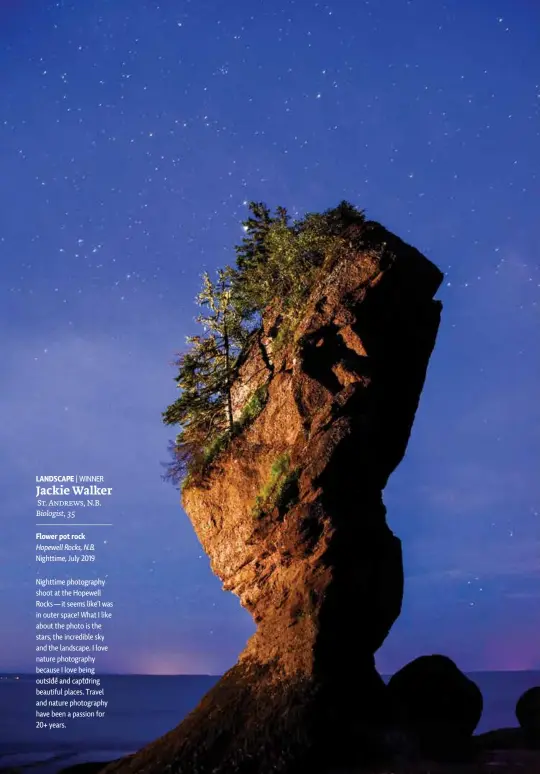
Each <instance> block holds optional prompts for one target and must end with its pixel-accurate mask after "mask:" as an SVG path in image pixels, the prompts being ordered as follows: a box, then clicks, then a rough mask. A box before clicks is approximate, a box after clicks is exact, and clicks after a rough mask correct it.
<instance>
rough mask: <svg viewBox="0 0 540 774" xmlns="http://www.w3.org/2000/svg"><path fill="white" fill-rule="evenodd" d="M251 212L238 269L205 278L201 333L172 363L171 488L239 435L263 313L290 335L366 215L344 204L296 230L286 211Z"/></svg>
mask: <svg viewBox="0 0 540 774" xmlns="http://www.w3.org/2000/svg"><path fill="white" fill-rule="evenodd" d="M249 212H250V215H249V217H248V218H247V219H246V220H245V221H244V222H243V227H244V231H245V234H244V238H243V240H242V242H241V243H240V244H239V245H237V246H236V248H235V251H236V263H235V266H234V267H231V266H226V267H225V268H224V269H220V270H218V272H217V274H216V279H215V281H212V279H211V277H210V275H209V274H208V273H205V274H203V277H202V280H203V281H202V288H201V291H200V293H199V294H198V296H197V298H196V302H197V304H198V306H199V307H200V310H201V311H200V313H199V315H198V316H197V318H196V321H197V322H198V323H199V324H200V325H201V326H202V333H200V334H199V335H194V336H189V337H188V338H187V345H188V347H187V349H186V351H185V352H184V353H182V354H180V355H179V356H178V359H177V360H176V361H175V365H176V366H177V367H178V374H177V376H176V379H175V380H176V382H177V385H178V387H179V389H180V390H181V395H180V397H179V398H178V399H177V400H176V401H175V402H174V403H173V404H172V405H170V406H169V407H168V408H167V409H166V410H165V411H164V412H163V413H162V417H163V422H164V423H165V424H169V425H180V427H181V430H180V432H179V434H178V436H177V438H176V441H175V442H174V443H172V444H171V447H170V449H171V454H172V458H173V459H172V463H167V467H168V470H167V473H166V475H165V476H164V478H165V479H167V480H171V481H173V482H174V483H178V482H179V481H180V480H181V479H184V478H185V476H186V475H188V474H196V473H198V474H201V473H204V471H205V469H206V468H207V467H208V464H209V461H210V462H211V460H212V459H213V457H214V456H215V453H216V449H217V450H218V451H219V450H220V449H221V448H223V446H224V442H225V441H226V439H227V438H228V437H231V436H232V435H234V433H235V432H238V424H236V425H235V422H234V418H233V409H232V398H231V388H232V384H233V380H234V373H235V367H236V365H237V362H238V358H239V356H240V354H241V352H242V350H243V347H244V346H245V345H246V342H247V341H248V339H249V336H250V334H251V333H252V332H253V331H254V330H255V329H256V328H257V327H259V326H260V325H261V322H262V317H263V314H264V313H265V311H268V310H269V309H274V310H279V312H280V313H281V314H282V318H283V320H284V323H283V325H284V330H290V329H291V327H292V325H291V322H292V321H293V319H294V318H295V317H296V318H298V316H299V313H300V311H301V309H302V306H303V304H304V302H305V300H306V298H307V297H308V296H309V293H310V291H311V289H312V288H313V285H314V282H315V281H316V280H317V278H318V277H319V276H320V275H321V274H324V272H325V270H328V268H329V266H331V265H332V263H333V261H334V260H335V259H336V257H337V256H338V255H339V254H340V251H341V250H343V249H346V248H347V246H348V247H351V241H350V239H351V235H355V238H357V237H358V235H359V234H361V233H362V229H363V225H364V223H365V216H364V212H363V211H362V210H358V209H357V208H356V207H354V205H352V204H350V203H349V202H346V201H342V202H341V203H340V204H339V205H338V206H337V207H335V208H333V209H329V210H326V211H325V212H323V213H308V214H307V215H305V216H304V217H303V218H301V219H299V220H295V221H294V222H293V223H291V222H290V217H289V215H288V213H287V210H286V209H285V208H284V207H277V208H276V211H275V214H272V213H271V211H270V209H269V208H268V207H267V206H266V204H264V203H263V202H250V203H249ZM356 246H358V244H357V245H356Z"/></svg>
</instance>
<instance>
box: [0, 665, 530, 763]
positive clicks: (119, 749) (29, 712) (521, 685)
mask: <svg viewBox="0 0 540 774" xmlns="http://www.w3.org/2000/svg"><path fill="white" fill-rule="evenodd" d="M466 674H467V676H468V677H470V678H471V679H472V680H474V681H475V682H476V684H477V685H478V687H479V688H480V690H481V691H482V695H483V697H484V711H483V713H482V718H481V720H480V723H479V724H478V727H477V729H476V732H475V733H477V734H478V733H483V732H485V731H490V730H492V729H495V728H503V727H508V726H517V720H516V717H515V706H516V702H517V700H518V699H519V697H520V696H521V694H522V693H523V692H524V691H526V690H527V689H528V688H531V687H532V686H534V685H540V670H520V671H475V672H467V673H466ZM92 677H94V678H96V679H99V680H100V687H103V688H104V689H105V695H104V696H103V699H105V700H106V701H108V705H107V708H106V711H105V717H104V718H103V719H97V718H91V719H88V718H81V719H77V720H71V721H70V725H69V726H68V728H66V729H63V730H60V729H57V730H51V729H39V728H36V716H35V710H36V707H35V700H36V694H35V687H36V686H35V680H36V675H35V674H31V673H25V672H0V769H2V768H7V767H11V766H16V767H17V768H20V769H21V770H23V771H24V770H26V768H28V771H29V772H31V773H32V774H56V772H58V771H59V770H60V769H62V768H65V767H67V766H70V765H73V764H75V763H82V762H84V761H91V760H93V761H101V760H103V761H107V760H112V759H114V758H119V757H122V756H124V755H128V754H130V753H133V752H135V751H136V750H138V749H140V748H141V747H144V746H145V745H147V744H148V743H150V742H152V741H153V740H154V739H156V738H158V737H159V736H162V735H163V734H165V733H166V732H167V731H170V730H171V729H172V728H174V727H175V726H177V725H178V724H179V723H180V722H181V721H182V720H183V718H184V717H185V716H186V715H187V714H188V713H189V712H190V711H191V710H192V709H194V708H195V706H196V705H197V704H198V702H199V701H200V700H201V699H202V697H203V696H204V694H205V693H206V692H207V691H208V690H209V689H210V688H211V687H212V686H213V685H214V684H215V683H216V682H217V681H218V680H219V678H220V677H221V675H210V674H196V675H195V674H175V675H155V674H152V675H150V674H140V673H107V674H106V673H100V674H99V675H95V676H92ZM383 678H384V679H385V680H388V679H389V678H390V675H383Z"/></svg>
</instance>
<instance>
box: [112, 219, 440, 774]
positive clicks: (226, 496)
mask: <svg viewBox="0 0 540 774" xmlns="http://www.w3.org/2000/svg"><path fill="white" fill-rule="evenodd" d="M364 244H365V249H363V250H362V252H352V251H351V253H350V254H348V255H345V256H344V257H342V258H341V259H340V260H339V261H338V262H337V263H336V264H335V265H334V266H333V268H332V269H331V271H330V273H329V274H327V276H326V277H325V278H324V279H323V280H321V281H320V282H319V284H318V285H317V286H316V287H314V288H313V291H312V294H311V297H310V299H309V301H308V303H307V306H306V308H305V310H304V311H303V312H302V315H301V319H300V321H299V324H298V326H297V327H296V328H295V330H294V333H293V334H292V336H291V337H290V338H289V339H288V340H286V342H285V344H284V343H283V342H282V341H280V338H282V332H280V326H281V318H280V316H279V315H278V314H277V313H273V314H269V315H268V319H266V320H265V321H264V325H263V331H262V332H261V333H260V334H258V335H255V336H254V337H253V339H252V342H251V346H250V348H249V350H248V351H247V353H246V356H245V358H244V359H243V363H242V365H241V366H240V369H239V373H238V376H237V379H236V383H235V395H234V406H235V413H236V414H237V415H238V414H239V413H240V412H241V410H242V407H243V405H245V403H246V401H247V400H248V399H249V396H250V395H252V394H253V391H254V390H255V389H256V388H257V387H261V385H266V386H267V394H268V399H267V402H266V405H265V407H264V409H263V410H262V412H261V413H260V414H259V416H258V417H257V418H256V419H255V420H254V421H253V423H252V424H251V425H250V426H249V427H247V428H246V429H245V430H244V432H243V433H242V434H241V435H240V436H238V437H237V438H235V439H234V440H233V441H232V443H231V444H230V446H229V447H228V448H227V449H226V451H225V452H223V453H222V454H221V456H220V457H218V458H217V460H216V462H215V464H214V466H213V468H212V469H211V471H210V474H209V475H208V477H207V480H206V481H205V482H203V483H199V484H191V485H190V486H188V487H187V488H186V489H184V493H183V505H184V508H185V510H186V512H187V514H188V516H189V518H190V519H191V521H192V523H193V527H194V529H195V531H196V533H197V536H198V538H199V540H200V542H201V544H202V546H203V548H204V550H205V551H206V553H207V554H208V556H209V557H210V559H211V566H212V570H213V571H214V573H215V574H216V575H217V576H218V577H219V578H221V580H222V581H223V587H224V588H225V589H227V590H229V591H232V592H233V593H235V594H237V595H238V597H239V598H240V600H241V603H242V605H243V606H244V607H245V608H246V609H247V610H248V611H249V612H250V613H251V615H252V616H253V619H254V621H255V622H256V624H257V625H258V628H257V631H256V633H255V634H254V635H253V636H252V637H251V639H250V640H249V642H248V644H247V646H246V648H245V650H244V651H243V652H242V654H241V655H240V657H239V659H238V662H237V664H236V665H235V666H234V667H233V668H232V669H230V670H229V671H228V672H227V673H226V674H225V675H224V676H223V678H222V679H221V680H220V681H219V682H218V683H217V684H216V686H215V687H214V688H213V689H212V690H211V691H210V692H209V693H208V694H207V695H206V696H205V697H204V698H203V700H202V701H201V703H200V704H199V705H198V707H197V708H196V709H195V710H194V711H193V712H192V713H191V714H190V715H189V716H188V717H187V718H186V719H185V720H184V721H183V722H182V723H181V724H180V725H179V726H178V727H177V728H176V729H174V730H173V731H171V732H169V733H168V734H166V735H165V736H163V737H162V738H160V739H158V740H156V741H155V742H153V743H152V744H151V745H149V746H148V747H146V748H144V749H143V750H141V751H139V753H137V754H135V755H134V756H133V757H132V758H131V759H130V760H129V761H127V760H126V761H125V762H123V763H120V764H118V763H115V764H111V765H110V766H109V767H108V768H107V769H106V771H108V772H112V771H131V772H158V771H159V772H161V771H165V770H167V769H168V767H171V768H170V770H171V771H174V772H182V774H183V773H184V772H186V774H210V772H212V773H213V774H232V772H235V773H236V774H247V773H248V772H249V773H251V772H253V773H255V772H256V773H257V774H267V772H268V773H269V772H295V771H308V770H309V771H313V772H314V771H316V770H318V766H319V765H320V766H321V767H324V766H325V765H326V761H327V760H328V761H330V762H331V763H332V766H333V767H337V766H338V765H340V764H342V763H343V764H345V763H347V762H352V761H353V760H355V761H358V760H362V759H368V758H369V756H370V755H374V754H377V749H376V748H377V742H376V740H377V739H378V738H379V737H378V734H377V729H378V728H379V727H380V726H381V724H383V723H384V721H385V719H386V712H387V708H386V701H385V696H386V688H385V686H384V683H383V681H382V679H381V678H380V676H379V675H378V673H377V671H376V669H375V666H374V653H375V652H376V651H377V650H378V648H379V647H380V646H381V645H382V643H383V641H384V640H385V638H386V636H387V634H388V632H389V630H390V628H391V626H392V624H393V623H394V621H395V620H396V618H397V616H398V615H399V613H400V610H401V603H402V595H403V567H402V557H401V543H400V541H399V540H398V538H397V537H395V536H394V534H393V533H392V531H391V530H390V529H389V527H388V525H387V523H386V509H385V506H384V504H383V501H382V496H381V493H382V490H383V489H384V487H385V485H386V483H387V480H388V478H389V476H390V474H391V473H392V471H393V470H394V469H395V468H396V466H397V465H398V464H399V462H400V461H401V459H402V458H403V455H404V453H405V449H406V446H407V443H408V439H409V435H410V431H411V428H412V424H413V420H414V416H415V412H416V410H417V406H418V401H419V398H420V394H421V391H422V387H423V384H424V379H425V376H426V369H427V366H428V362H429V358H430V355H431V353H432V350H433V347H434V344H435V339H436V335H437V330H438V327H439V322H440V313H441V304H440V302H438V301H435V300H433V296H434V294H435V293H436V291H437V289H438V287H439V285H440V283H441V281H442V277H443V275H442V273H441V272H440V271H439V270H438V269H437V268H436V267H435V266H434V265H433V264H432V263H430V262H429V261H428V260H427V259H426V258H425V257H424V256H422V255H421V254H420V253H419V252H418V251H417V250H415V249H414V248H412V247H410V246H408V245H406V244H405V243H404V242H402V241H401V240H400V239H398V238H397V237H395V236H393V235H392V234H390V233H389V232H388V231H386V230H385V229H384V228H383V227H382V226H380V225H379V224H375V223H368V224H366V237H365V242H364ZM308 766H309V767H310V768H309V769H308V768H307V767H308Z"/></svg>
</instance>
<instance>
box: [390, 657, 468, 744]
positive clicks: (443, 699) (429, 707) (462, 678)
mask: <svg viewBox="0 0 540 774" xmlns="http://www.w3.org/2000/svg"><path fill="white" fill-rule="evenodd" d="M388 698H389V702H390V704H391V706H392V708H393V712H394V720H395V722H396V724H397V725H398V726H399V727H400V728H402V729H404V730H406V731H407V732H409V733H410V734H411V735H412V736H413V738H415V739H416V740H417V743H418V749H419V750H420V751H421V753H422V754H424V755H432V756H437V757H440V756H443V757H448V755H456V756H459V755H460V754H463V753H466V752H467V753H468V752H469V743H470V742H471V737H472V735H473V732H474V730H475V728H476V726H477V725H478V723H479V721H480V718H481V716H482V708H483V698H482V693H481V691H480V689H479V688H478V686H477V685H476V683H474V682H473V681H472V680H470V679H469V678H468V677H467V676H466V675H464V674H463V672H461V670H460V669H458V667H457V666H456V664H455V663H454V662H453V661H452V660H451V659H450V658H448V657H447V656H439V655H433V656H420V658H416V659H414V661H411V662H410V663H409V664H407V665H406V666H404V667H403V669H400V670H399V672H396V673H395V674H394V675H393V676H392V677H391V678H390V681H389V683H388Z"/></svg>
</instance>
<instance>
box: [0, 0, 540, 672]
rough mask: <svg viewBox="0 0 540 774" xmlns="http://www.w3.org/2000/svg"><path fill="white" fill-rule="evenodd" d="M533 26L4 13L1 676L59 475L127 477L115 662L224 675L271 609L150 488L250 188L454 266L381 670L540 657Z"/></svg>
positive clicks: (226, 7) (393, 491)
mask: <svg viewBox="0 0 540 774" xmlns="http://www.w3.org/2000/svg"><path fill="white" fill-rule="evenodd" d="M539 30H540V6H539V5H538V3H537V0H477V1H476V2H462V1H460V0H448V2H445V3H442V2H439V0H408V1H406V0H376V1H375V0H372V1H371V2H368V1H367V0H365V1H364V2H362V1H361V0H358V2H351V0H336V1H335V2H329V3H328V4H327V3H325V2H320V3H317V2H311V0H297V1H296V2H284V1H283V0H276V2H273V3H256V2H247V0H229V1H226V0H198V1H197V2H195V1H193V2H190V1H189V0H183V1H180V2H172V0H164V2H161V3H158V2H142V1H141V2H134V0H84V2H82V1H80V0H77V2H56V3H40V2H36V1H35V0H19V2H17V1H16V0H10V2H7V1H6V0H4V2H1V3H0V43H1V45H0V68H1V73H2V79H1V81H2V96H1V103H0V104H1V114H0V168H1V170H2V186H1V188H0V197H1V202H0V206H1V210H0V211H1V216H0V272H1V283H0V318H1V319H0V338H1V348H2V361H3V363H2V366H3V367H2V375H1V389H0V416H1V422H0V444H1V448H2V452H3V460H2V469H1V473H0V480H1V487H0V495H1V519H2V542H1V547H0V613H1V623H0V627H1V630H2V638H1V639H0V670H5V671H9V670H18V671H23V670H26V671H32V670H33V667H34V663H35V653H34V633H35V632H34V627H35V618H34V598H35V597H34V594H35V576H36V566H37V565H36V562H35V551H34V543H35V539H34V538H35V535H34V533H35V532H36V527H35V513H34V511H35V476H36V475H47V474H81V473H82V474H101V475H104V476H105V478H106V482H107V484H106V485H107V486H113V487H114V490H115V494H114V496H113V500H112V502H111V504H110V505H109V507H108V511H107V516H108V517H110V520H111V521H112V522H114V526H113V527H91V528H89V529H90V530H92V532H91V533H90V532H88V535H89V536H90V535H91V536H92V538H93V539H94V540H95V541H96V543H98V551H99V554H100V558H99V574H100V575H101V576H103V575H104V574H107V575H108V580H109V582H110V589H111V591H110V595H111V598H112V599H114V601H115V619H114V626H113V628H112V629H111V635H110V636H109V638H108V641H109V644H110V646H111V656H110V658H109V659H108V661H105V660H104V659H103V660H102V662H101V663H102V665H103V668H104V669H106V670H107V671H122V672H139V673H143V672H145V673H152V674H158V673H163V674H166V673H181V672H192V673H213V674H217V673H221V672H223V671H224V670H225V669H227V668H228V667H229V666H231V665H232V664H233V663H234V662H235V660H236V658H237V655H238V654H239V652H240V651H241V650H242V648H243V646H244V644H245V642H246V640H247V638H248V636H249V635H250V634H251V633H252V632H253V631H254V625H253V623H252V621H251V618H250V616H249V615H248V613H247V612H245V611H244V610H243V609H242V608H241V607H240V605H239V602H238V600H237V598H236V597H234V596H233V595H231V594H227V593H225V592H223V591H222V590H221V586H220V582H219V581H218V579H217V578H215V577H214V576H213V575H212V573H211V571H210V569H209V563H208V559H207V557H206V556H205V555H204V553H203V552H202V549H201V548H200V546H199V543H198V541H197V539H196V537H195V534H194V532H193V529H192V527H191V525H190V522H189V520H188V518H187V516H186V515H185V513H184V512H183V511H182V509H181V507H180V505H179V493H178V491H176V490H175V488H174V487H173V486H171V485H170V484H168V483H164V482H163V481H162V479H161V474H162V473H163V471H164V468H163V467H162V465H161V464H160V463H161V462H166V461H167V459H168V454H167V442H168V440H169V439H172V438H173V437H174V435H175V432H174V428H171V427H166V426H164V425H163V424H162V421H161V412H162V411H163V410H164V409H165V408H166V406H167V405H168V404H169V403H171V402H172V401H173V400H174V399H175V398H176V396H177V392H176V388H175V382H174V376H175V374H176V370H175V368H174V367H173V366H172V365H171V363H172V361H173V360H174V357H175V353H176V352H177V351H179V350H181V349H182V347H183V345H184V341H185V337H186V336H187V335H188V334H190V333H194V332H195V330H196V326H195V323H194V316H195V314H196V307H195V305H194V300H193V299H194V296H195V294H196V293H197V291H198V289H199V286H200V275H201V273H202V272H203V271H204V270H205V269H208V270H213V269H214V268H216V267H218V266H221V265H223V264H225V263H227V262H232V261H233V260H234V250H233V247H234V245H235V244H236V243H238V242H239V241H240V240H241V238H242V235H243V232H242V227H241V221H242V220H243V219H245V217H246V216H247V208H246V206H245V205H246V202H248V201H250V200H255V201H264V202H266V203H267V204H268V205H269V206H271V207H272V208H274V207H275V206H277V205H283V206H285V207H287V208H288V209H289V211H290V213H291V214H292V215H293V217H294V216H295V215H298V216H301V215H303V214H304V213H305V212H306V211H320V210H324V209H326V208H328V207H333V206H335V205H337V204H338V202H339V201H340V200H342V199H347V200H349V201H351V202H352V203H353V204H355V205H357V206H358V207H359V208H365V209H366V213H367V217H368V218H371V219H374V220H378V221H380V222H381V223H383V224H384V225H385V226H386V227H387V228H389V229H390V230H392V231H394V232H395V233H397V234H398V235H399V236H400V237H402V238H403V239H405V241H407V242H410V243H411V244H413V245H415V246H416V247H417V248H419V249H420V250H421V251H422V252H423V253H424V254H425V255H426V256H428V257H429V258H430V259H431V260H433V261H434V262H435V263H436V264H437V265H438V266H439V267H440V268H441V269H442V270H443V271H444V272H445V275H446V276H445V280H444V283H443V286H442V287H441V290H440V291H439V294H438V297H439V298H440V299H441V300H442V301H443V303H444V312H443V319H442V325H441V329H440V334H439V338H438V341H437V345H436V348H435V352H434V354H433V357H432V360H431V364H430V367H429V372H428V378H427V382H426V387H425V389H424V392H423V395H422V399H421V404H420V409H419V412H418V414H417V418H416V423H415V426H414V430H413V434H412V437H411V441H410V445H409V449H408V452H407V456H406V458H405V460H404V461H403V463H402V464H401V466H400V467H399V469H398V470H397V471H396V472H395V473H394V475H393V476H392V478H391V481H390V484H389V486H388V488H387V490H386V492H385V502H386V505H387V507H388V520H389V523H390V526H391V527H392V529H393V530H394V531H395V532H396V533H397V534H398V535H399V537H401V539H402V541H403V548H404V557H405V570H406V591H405V602H404V607H403V612H402V615H401V617H400V619H399V621H398V622H397V623H396V625H395V626H394V629H393V630H392V633H391V634H390V636H389V638H388V640H387V642H386V643H385V645H384V646H383V648H382V650H381V651H380V653H379V654H378V665H379V668H380V669H381V670H382V671H383V672H390V671H394V670H395V669H397V668H399V667H400V666H401V665H402V664H404V663H405V662H406V661H408V660H410V659H412V658H414V657H416V656H418V655H420V654H423V653H431V652H442V653H445V654H447V655H449V656H451V657H452V658H454V659H455V660H456V661H457V663H458V665H459V666H460V667H462V668H463V669H465V670H475V669H530V668H535V667H536V668H540V477H539V476H538V470H539V461H540V402H539V400H538V396H539V392H540V391H539V383H540V358H539V354H538V328H539V325H538V323H539V305H538V301H539V296H540V290H539V288H540V255H539V249H538V227H539V224H540V181H539V178H538V174H540V141H539V139H540V41H539V34H540V33H539ZM103 541H107V542H103ZM47 572H49V574H50V572H51V571H50V568H45V569H43V566H42V569H41V573H42V574H43V575H45V574H46V573H47ZM92 572H93V571H92V570H88V571H87V574H89V575H91V574H92ZM94 572H96V571H94ZM355 618H356V616H355V611H354V610H351V627H352V626H353V625H354V623H355ZM351 668H354V664H352V665H351Z"/></svg>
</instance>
